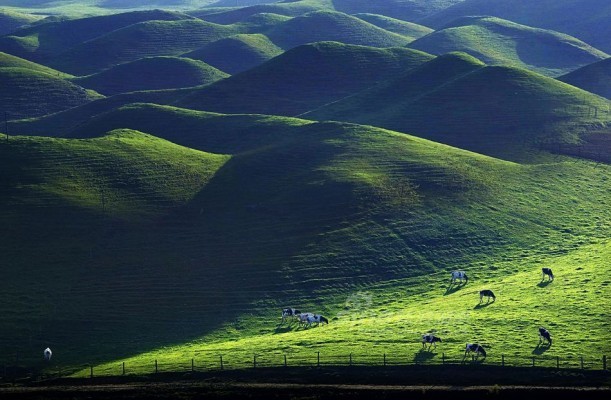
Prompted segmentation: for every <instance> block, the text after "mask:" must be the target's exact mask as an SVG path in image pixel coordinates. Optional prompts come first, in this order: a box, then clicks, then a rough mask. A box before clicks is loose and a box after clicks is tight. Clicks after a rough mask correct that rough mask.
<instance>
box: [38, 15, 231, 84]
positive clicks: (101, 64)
mask: <svg viewBox="0 0 611 400" xmlns="http://www.w3.org/2000/svg"><path fill="white" fill-rule="evenodd" d="M236 33H238V32H236V29H235V28H233V27H226V26H222V25H216V24H211V23H209V22H204V21H200V20H196V19H187V20H179V21H147V22H140V23H137V24H133V25H130V26H128V27H126V28H122V29H118V30H115V31H113V32H111V33H109V34H107V35H104V36H101V37H98V38H96V39H93V40H90V41H88V42H87V43H82V44H80V45H78V46H75V47H73V48H72V49H70V50H68V51H67V52H65V53H63V54H61V55H60V56H58V57H56V58H54V59H53V60H51V61H50V62H49V63H48V64H49V65H50V66H53V67H55V68H57V69H60V70H63V71H66V72H70V73H73V74H75V75H85V74H91V73H95V72H99V71H101V70H102V69H106V68H109V67H112V66H114V65H117V64H122V63H125V62H129V61H135V60H137V59H140V58H143V57H153V56H178V55H181V54H184V53H186V52H189V51H192V50H194V49H197V48H199V47H201V46H203V45H205V44H207V43H210V42H213V41H215V40H218V39H221V38H223V37H227V36H231V35H233V34H236Z"/></svg>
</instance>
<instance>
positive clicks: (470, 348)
mask: <svg viewBox="0 0 611 400" xmlns="http://www.w3.org/2000/svg"><path fill="white" fill-rule="evenodd" d="M469 353H474V354H475V355H473V354H471V359H474V358H475V359H477V358H478V357H479V355H480V354H481V355H482V356H483V357H484V358H486V350H484V348H483V347H482V346H480V345H479V344H477V343H467V347H465V357H466V356H467V354H469Z"/></svg>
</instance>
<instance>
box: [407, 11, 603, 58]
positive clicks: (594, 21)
mask: <svg viewBox="0 0 611 400" xmlns="http://www.w3.org/2000/svg"><path fill="white" fill-rule="evenodd" d="M469 15H491V16H495V17H499V18H503V19H506V20H510V21H513V22H517V23H520V24H524V25H528V26H534V27H537V28H543V29H553V30H555V31H558V32H563V33H566V34H569V35H572V36H574V37H576V38H578V39H580V40H583V41H584V42H586V43H588V44H590V45H592V46H594V47H596V48H598V49H600V50H602V51H604V52H607V53H608V52H611V44H610V43H609V40H608V39H607V38H608V37H610V36H611V24H610V23H609V21H610V19H611V6H610V5H609V3H608V2H607V1H606V0H560V1H559V0H541V1H538V2H532V1H528V0H466V1H464V2H461V3H458V4H456V5H454V6H453V7H449V8H447V9H445V10H441V11H439V12H438V13H436V14H433V15H431V16H429V17H426V18H423V19H421V20H419V21H416V22H418V23H420V24H423V25H425V26H430V27H432V28H443V27H444V26H445V25H446V24H449V23H451V22H452V21H453V20H455V19H456V18H459V17H465V16H469Z"/></svg>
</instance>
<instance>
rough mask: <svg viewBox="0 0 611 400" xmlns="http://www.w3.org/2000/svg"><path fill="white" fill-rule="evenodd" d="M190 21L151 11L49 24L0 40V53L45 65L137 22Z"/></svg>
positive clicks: (168, 13) (185, 17) (20, 31)
mask: <svg viewBox="0 0 611 400" xmlns="http://www.w3.org/2000/svg"><path fill="white" fill-rule="evenodd" d="M189 18H191V17H189V16H187V15H185V14H178V13H172V12H167V11H159V10H153V11H138V12H130V13H121V14H114V15H107V16H97V17H88V18H77V19H70V20H62V21H57V22H49V23H45V24H41V25H36V26H32V27H30V28H25V29H20V30H18V31H16V32H14V33H13V34H12V35H10V36H5V37H1V38H0V50H1V51H5V52H7V53H10V54H13V55H16V56H19V57H22V58H25V59H28V60H32V61H47V60H48V59H50V58H52V57H54V56H57V55H59V54H60V53H62V52H64V51H67V50H68V49H70V48H72V47H74V46H77V45H79V44H81V43H84V42H86V41H89V40H92V39H95V38H97V37H99V36H102V35H105V34H107V33H110V32H112V31H114V30H116V29H120V28H124V27H126V26H129V25H132V24H136V23H138V22H143V21H151V20H166V21H176V20H184V19H189Z"/></svg>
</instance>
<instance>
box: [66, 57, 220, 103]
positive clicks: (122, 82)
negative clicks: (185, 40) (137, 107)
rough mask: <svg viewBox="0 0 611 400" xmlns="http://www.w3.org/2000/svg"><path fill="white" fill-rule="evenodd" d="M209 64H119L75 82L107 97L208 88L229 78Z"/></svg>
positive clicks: (152, 60) (172, 60) (165, 60)
mask: <svg viewBox="0 0 611 400" xmlns="http://www.w3.org/2000/svg"><path fill="white" fill-rule="evenodd" d="M228 76H229V75H227V74H226V73H224V72H222V71H219V70H218V69H216V68H214V67H211V66H210V65H208V64H206V63H204V62H201V61H196V60H191V59H189V58H180V57H149V58H142V59H140V60H137V61H133V62H130V63H126V64H121V65H117V66H116V67H113V68H110V69H108V70H106V71H102V72H100V73H97V74H94V75H89V76H86V77H82V78H77V79H74V80H73V82H75V83H78V84H79V85H81V86H84V87H87V88H90V89H93V90H95V91H97V92H99V93H102V94H104V95H114V94H118V93H125V92H133V91H136V90H160V89H172V88H184V87H192V86H198V85H205V84H208V83H212V82H215V81H218V80H219V79H223V78H226V77H228Z"/></svg>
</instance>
